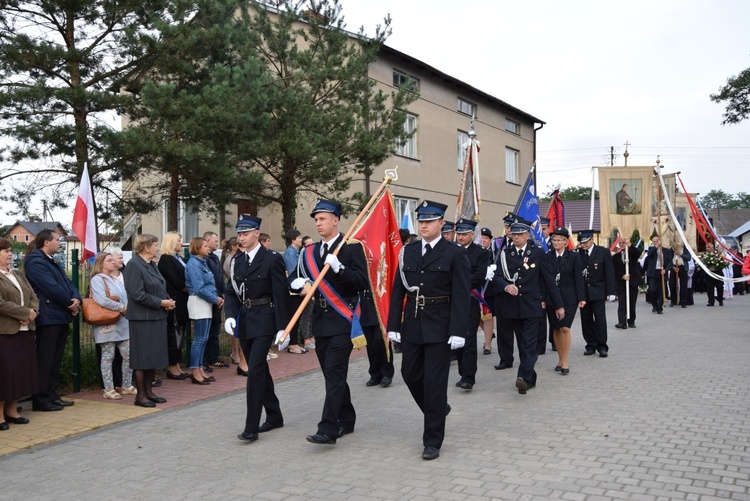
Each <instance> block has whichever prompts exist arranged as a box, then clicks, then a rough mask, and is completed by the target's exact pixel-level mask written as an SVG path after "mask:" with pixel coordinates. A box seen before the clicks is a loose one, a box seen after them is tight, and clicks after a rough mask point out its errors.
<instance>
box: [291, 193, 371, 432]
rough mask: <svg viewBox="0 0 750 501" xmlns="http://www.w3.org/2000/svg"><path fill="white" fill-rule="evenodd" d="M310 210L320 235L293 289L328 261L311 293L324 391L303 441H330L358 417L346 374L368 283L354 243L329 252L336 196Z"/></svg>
mask: <svg viewBox="0 0 750 501" xmlns="http://www.w3.org/2000/svg"><path fill="white" fill-rule="evenodd" d="M310 216H311V217H312V218H313V219H315V227H316V229H317V231H318V234H319V235H320V237H321V241H320V242H317V243H316V244H315V245H311V246H308V247H306V248H305V249H303V251H302V252H300V258H299V259H300V265H299V266H297V270H298V272H299V273H300V274H301V276H296V275H292V276H290V277H289V281H290V288H291V289H292V291H295V292H300V294H303V295H304V294H306V288H307V286H306V285H305V284H307V283H312V282H314V281H315V279H316V278H317V277H318V276H319V274H320V271H322V269H323V268H324V266H325V265H326V264H327V265H330V267H331V268H330V271H328V272H327V273H326V275H325V278H324V279H323V281H322V282H321V283H320V286H319V287H318V288H317V289H316V291H315V296H314V297H313V299H312V301H313V315H312V332H313V335H314V336H315V354H316V355H317V357H318V362H319V363H320V369H321V371H322V372H323V377H324V378H325V388H326V395H325V401H324V404H323V414H322V417H321V420H320V422H319V423H318V430H317V432H316V433H315V434H314V435H308V436H307V441H308V442H311V443H314V444H335V443H336V439H338V438H340V437H342V436H344V435H346V434H347V433H351V432H353V431H354V424H355V421H356V418H357V415H356V413H355V411H354V406H353V405H352V399H351V393H350V391H349V385H348V384H347V382H346V377H347V373H348V371H349V355H350V354H351V352H352V347H353V345H352V343H353V342H354V339H353V338H352V334H353V327H354V325H353V323H352V319H353V316H354V315H355V314H356V310H357V308H358V303H359V292H360V291H363V290H365V289H367V287H368V285H367V263H366V261H365V254H364V251H363V250H362V246H361V245H359V244H352V245H349V244H346V243H343V245H342V246H341V248H340V250H339V252H338V255H334V251H335V250H336V249H337V248H338V246H339V245H340V244H341V243H342V241H343V238H344V237H343V235H342V234H341V233H339V231H338V224H339V218H340V217H341V205H340V204H339V203H338V202H334V201H331V200H322V199H321V200H318V203H317V205H316V206H315V208H314V209H313V211H312V213H311V214H310ZM356 324H358V323H356ZM354 335H357V334H356V333H355V334H354Z"/></svg>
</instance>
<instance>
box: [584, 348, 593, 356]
mask: <svg viewBox="0 0 750 501" xmlns="http://www.w3.org/2000/svg"><path fill="white" fill-rule="evenodd" d="M594 353H596V350H589V349H586V351H584V352H583V354H584V355H587V356H588V355H593V354H594Z"/></svg>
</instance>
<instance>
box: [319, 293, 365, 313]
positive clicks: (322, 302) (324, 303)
mask: <svg viewBox="0 0 750 501" xmlns="http://www.w3.org/2000/svg"><path fill="white" fill-rule="evenodd" d="M343 299H344V302H345V303H346V304H348V305H349V307H350V308H354V306H355V305H356V304H357V301H359V296H352V297H345V298H343ZM316 304H317V305H318V306H319V307H320V308H322V309H324V310H325V309H326V308H328V301H326V300H325V298H322V297H319V298H318V300H317V301H316Z"/></svg>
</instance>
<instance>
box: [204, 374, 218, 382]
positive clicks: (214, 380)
mask: <svg viewBox="0 0 750 501" xmlns="http://www.w3.org/2000/svg"><path fill="white" fill-rule="evenodd" d="M203 380H204V381H207V382H209V383H215V382H216V378H215V377H213V376H208V377H204V378H203Z"/></svg>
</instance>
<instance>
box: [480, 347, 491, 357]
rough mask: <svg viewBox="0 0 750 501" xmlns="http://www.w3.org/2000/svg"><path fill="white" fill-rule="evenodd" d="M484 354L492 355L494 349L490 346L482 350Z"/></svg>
mask: <svg viewBox="0 0 750 501" xmlns="http://www.w3.org/2000/svg"><path fill="white" fill-rule="evenodd" d="M482 354H484V355H492V350H490V349H489V348H485V349H484V351H482Z"/></svg>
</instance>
